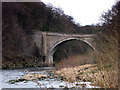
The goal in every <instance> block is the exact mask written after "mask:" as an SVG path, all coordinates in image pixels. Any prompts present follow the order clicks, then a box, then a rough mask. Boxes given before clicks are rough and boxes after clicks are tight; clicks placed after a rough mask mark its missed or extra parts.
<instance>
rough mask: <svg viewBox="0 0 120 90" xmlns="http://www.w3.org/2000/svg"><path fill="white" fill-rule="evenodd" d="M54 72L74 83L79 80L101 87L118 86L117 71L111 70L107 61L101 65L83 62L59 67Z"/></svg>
mask: <svg viewBox="0 0 120 90" xmlns="http://www.w3.org/2000/svg"><path fill="white" fill-rule="evenodd" d="M101 66H102V67H101ZM54 73H55V74H56V75H57V76H59V77H62V78H63V80H65V81H68V82H73V83H74V82H77V81H79V80H81V81H84V82H92V85H93V86H99V87H101V88H113V87H118V86H117V85H118V81H117V80H118V76H117V71H116V70H111V65H110V64H107V63H106V64H103V65H100V64H85V65H80V66H76V67H67V68H61V69H59V70H56V71H54ZM113 76H114V77H113ZM84 86H85V84H84Z"/></svg>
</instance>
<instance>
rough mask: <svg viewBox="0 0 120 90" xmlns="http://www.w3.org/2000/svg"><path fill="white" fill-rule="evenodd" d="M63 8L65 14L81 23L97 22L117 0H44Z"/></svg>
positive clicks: (46, 2)
mask: <svg viewBox="0 0 120 90" xmlns="http://www.w3.org/2000/svg"><path fill="white" fill-rule="evenodd" d="M42 1H43V2H44V3H45V4H48V3H50V4H52V5H53V6H55V7H58V8H61V9H62V10H63V11H64V13H65V14H67V15H70V16H72V17H73V18H74V19H75V21H76V22H78V23H80V25H83V26H84V25H91V24H96V23H98V22H99V20H100V16H101V14H102V13H103V12H104V11H107V10H108V9H110V8H111V6H112V5H114V4H115V0H42Z"/></svg>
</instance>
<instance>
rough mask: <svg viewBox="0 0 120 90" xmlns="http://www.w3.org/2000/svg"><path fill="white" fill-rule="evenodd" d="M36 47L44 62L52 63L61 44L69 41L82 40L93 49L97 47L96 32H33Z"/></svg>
mask: <svg viewBox="0 0 120 90" xmlns="http://www.w3.org/2000/svg"><path fill="white" fill-rule="evenodd" d="M33 34H34V35H33V36H34V40H35V44H36V47H37V48H38V50H39V53H40V55H42V56H43V62H44V63H46V64H48V65H52V64H53V54H54V53H55V51H56V50H57V48H58V47H59V45H61V44H62V43H65V42H67V41H71V40H80V41H83V42H85V43H86V44H88V45H89V46H90V47H91V48H92V49H95V42H94V38H95V37H96V36H95V35H94V34H60V33H53V32H40V31H35V32H33Z"/></svg>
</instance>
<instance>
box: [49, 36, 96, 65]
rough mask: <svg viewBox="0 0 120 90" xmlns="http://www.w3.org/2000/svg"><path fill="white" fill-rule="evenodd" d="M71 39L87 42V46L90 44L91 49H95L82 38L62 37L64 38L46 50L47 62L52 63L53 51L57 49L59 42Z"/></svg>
mask: <svg viewBox="0 0 120 90" xmlns="http://www.w3.org/2000/svg"><path fill="white" fill-rule="evenodd" d="M72 40H78V41H81V42H84V43H85V44H87V45H88V46H90V47H91V48H92V50H95V48H94V47H93V46H92V45H91V44H90V43H89V42H87V41H85V40H82V39H79V38H68V39H64V40H62V41H59V42H58V43H56V44H54V45H53V47H52V48H51V49H50V51H49V52H48V55H47V60H48V63H49V64H53V54H54V53H55V51H56V50H57V49H58V47H59V46H60V45H61V44H63V43H65V42H69V41H72Z"/></svg>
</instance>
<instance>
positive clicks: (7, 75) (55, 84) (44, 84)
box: [2, 67, 97, 88]
mask: <svg viewBox="0 0 120 90" xmlns="http://www.w3.org/2000/svg"><path fill="white" fill-rule="evenodd" d="M53 69H54V67H41V68H40V67H36V68H35V67H34V68H25V69H15V70H2V88H75V87H79V88H82V87H83V86H82V85H81V86H80V85H79V86H78V84H85V85H86V86H85V87H86V88H97V87H95V86H92V85H91V82H82V81H80V82H74V83H68V82H66V81H63V80H60V79H59V78H46V79H43V80H39V81H38V83H39V85H38V83H36V82H35V81H22V82H16V83H13V84H11V83H8V81H9V80H15V79H19V78H21V77H22V76H24V75H25V74H26V73H25V71H29V72H28V73H40V74H45V75H50V72H51V71H52V70H53Z"/></svg>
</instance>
